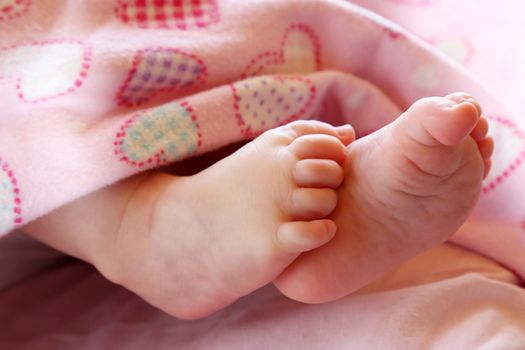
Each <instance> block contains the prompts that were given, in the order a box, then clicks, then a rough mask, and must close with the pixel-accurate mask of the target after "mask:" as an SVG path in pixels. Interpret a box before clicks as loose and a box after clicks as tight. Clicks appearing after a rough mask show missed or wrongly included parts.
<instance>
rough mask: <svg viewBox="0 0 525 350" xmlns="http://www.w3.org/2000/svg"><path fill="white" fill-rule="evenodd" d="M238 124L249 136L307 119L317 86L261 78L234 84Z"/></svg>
mask: <svg viewBox="0 0 525 350" xmlns="http://www.w3.org/2000/svg"><path fill="white" fill-rule="evenodd" d="M231 88H232V90H233V97H234V105H233V107H234V110H235V116H236V118H237V124H238V125H239V127H240V128H241V132H242V133H243V134H244V135H245V136H247V137H253V136H256V135H258V134H260V133H261V132H263V131H265V130H267V129H270V128H273V127H276V126H278V125H282V124H286V123H288V122H290V121H292V120H296V119H299V118H305V117H306V116H307V112H308V111H309V109H310V107H311V106H312V103H313V100H314V98H315V95H316V89H315V86H314V85H313V84H312V83H311V82H310V81H309V80H307V79H303V78H299V77H280V76H262V77H256V78H252V79H248V80H244V81H241V82H238V83H235V84H233V85H231Z"/></svg>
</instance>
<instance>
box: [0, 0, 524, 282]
mask: <svg viewBox="0 0 525 350" xmlns="http://www.w3.org/2000/svg"><path fill="white" fill-rule="evenodd" d="M110 3H111V4H113V8H111V6H110ZM13 4H16V5H13V7H11V8H10V9H9V11H7V12H9V13H10V15H9V16H3V17H2V16H0V95H1V96H2V99H1V100H0V105H1V109H0V110H1V114H0V234H5V233H7V232H9V231H10V230H12V229H14V228H15V227H18V226H20V225H23V224H24V223H27V222H29V221H31V220H34V219H35V218H37V217H39V216H41V215H44V214H46V213H48V212H50V211H52V210H53V209H55V208H57V207H58V206H60V205H63V204H65V203H68V202H70V201H72V200H74V199H76V198H79V197H80V196H82V195H84V194H87V193H89V192H92V191H95V190H97V189H100V188H102V187H104V186H107V185H109V184H111V183H114V182H115V181H118V180H120V179H123V178H126V177H128V176H132V175H133V174H136V173H138V172H141V171H144V170H146V169H150V168H153V167H156V166H159V165H163V164H167V163H172V162H176V161H178V160H181V159H185V158H188V157H193V156H196V155H199V154H202V153H205V152H208V151H211V150H214V149H217V148H220V147H222V146H225V145H227V144H230V143H233V142H237V141H240V140H245V139H250V138H253V137H255V136H256V135H258V134H260V133H261V132H263V131H264V130H267V129H269V128H272V127H275V126H278V125H281V124H283V123H287V122H290V121H292V120H296V119H320V120H325V121H328V122H332V123H343V122H348V123H351V124H352V125H353V126H354V127H355V128H356V130H357V131H358V134H359V135H361V136H362V135H366V134H368V133H370V132H373V131H374V130H377V129H378V128H380V127H381V126H383V125H385V124H387V123H388V122H390V121H392V120H393V119H394V118H396V117H397V116H398V115H399V114H400V113H401V111H402V110H404V109H406V108H407V107H408V106H409V105H410V104H411V103H412V102H413V101H415V100H417V99H419V98H421V97H424V96H430V95H446V94H448V93H451V92H454V91H461V90H463V91H467V92H469V93H471V94H473V95H474V96H476V98H478V99H479V100H480V101H481V104H482V105H483V108H484V114H485V115H486V116H487V117H488V118H489V119H490V120H491V123H492V124H491V133H492V135H493V136H494V137H495V141H496V145H497V146H496V153H495V155H494V164H493V170H492V172H491V174H490V176H489V177H488V178H487V179H486V181H485V184H484V191H483V192H484V193H483V195H482V198H481V200H480V203H479V205H478V207H477V208H476V210H475V212H474V213H473V215H472V216H471V218H470V219H469V221H468V222H467V223H466V224H465V225H464V226H463V228H462V229H461V230H460V231H459V232H458V234H457V235H456V236H455V237H454V238H453V241H455V242H457V243H460V244H462V245H464V246H466V247H469V248H471V249H474V250H476V251H478V252H480V253H482V254H485V255H487V256H489V257H491V258H493V259H495V260H497V261H498V262H500V263H502V264H504V265H506V266H508V267H510V268H512V269H513V270H514V271H516V272H517V273H518V274H519V275H521V276H522V277H523V276H525V255H523V254H522V253H521V252H522V251H523V248H525V232H524V230H523V228H522V224H521V223H522V221H523V220H524V219H525V208H524V205H523V201H522V200H520V198H524V196H525V193H524V192H525V186H523V184H522V183H521V181H522V180H521V179H522V178H523V176H520V173H522V172H523V171H524V170H523V167H522V166H521V164H522V161H523V159H524V157H525V144H524V142H525V141H524V140H525V133H523V132H522V131H521V130H522V127H523V123H524V122H523V118H522V116H521V115H519V114H513V113H512V112H510V111H509V110H507V108H506V104H505V103H502V102H501V101H500V100H499V99H498V98H497V97H496V93H494V92H493V91H490V89H488V88H487V87H486V86H485V85H484V84H483V83H482V82H481V81H480V80H479V79H478V78H476V77H475V76H474V74H472V73H471V72H469V71H467V70H466V69H465V68H463V67H462V66H461V65H460V64H458V63H457V62H454V61H453V60H451V59H450V58H447V57H445V56H444V55H443V54H441V53H439V52H438V51H437V50H436V49H435V48H434V47H433V46H432V45H431V43H429V42H425V41H423V40H422V39H420V38H418V37H416V36H415V35H413V34H411V33H409V32H408V31H406V30H404V29H403V28H401V27H399V26H398V25H396V24H394V23H393V22H390V21H388V20H386V19H384V18H383V17H380V16H378V15H377V14H375V13H373V12H370V11H368V10H366V9H364V8H363V7H360V6H357V5H354V4H350V3H347V2H343V1H337V0H323V1H314V0H306V1H305V0H290V1H279V0H271V1H270V0H269V1H264V2H242V1H234V0H222V1H219V0H217V1H215V0H201V1H189V0H187V1H175V2H173V3H172V2H170V1H153V0H151V1H131V0H130V1H127V0H118V1H114V2H112V1H103V0H97V1H91V2H89V9H87V8H86V6H88V5H87V4H85V3H80V2H67V1H65V0H64V1H52V0H43V1H39V2H27V3H26V2H18V1H17V2H14V1H13ZM21 4H24V6H22V5H21ZM61 9H62V10H61ZM91 9H92V10H91ZM7 12H6V13H7ZM50 23H52V25H50Z"/></svg>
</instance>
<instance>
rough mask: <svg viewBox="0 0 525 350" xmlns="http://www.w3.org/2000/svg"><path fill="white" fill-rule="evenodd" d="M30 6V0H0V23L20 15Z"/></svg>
mask: <svg viewBox="0 0 525 350" xmlns="http://www.w3.org/2000/svg"><path fill="white" fill-rule="evenodd" d="M30 6H31V0H0V23H1V22H2V21H7V20H10V19H13V18H18V17H22V16H23V15H25V14H26V12H27V11H28V10H29V7H30Z"/></svg>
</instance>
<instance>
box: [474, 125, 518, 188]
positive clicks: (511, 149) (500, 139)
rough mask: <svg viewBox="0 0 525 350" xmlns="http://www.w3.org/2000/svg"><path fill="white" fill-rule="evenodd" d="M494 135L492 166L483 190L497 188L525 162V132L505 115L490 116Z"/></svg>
mask: <svg viewBox="0 0 525 350" xmlns="http://www.w3.org/2000/svg"><path fill="white" fill-rule="evenodd" d="M489 120H490V122H491V123H490V124H491V125H490V135H491V136H492V137H494V140H495V142H494V144H495V145H494V154H493V156H492V168H491V170H490V172H489V174H488V176H487V178H486V179H485V181H484V182H483V192H484V193H487V192H489V191H491V190H493V189H495V188H496V187H497V186H498V185H499V184H500V183H502V182H503V181H504V180H505V179H506V178H508V177H509V176H510V175H511V174H512V173H513V172H514V171H516V170H517V169H518V168H519V167H520V166H521V165H522V164H523V163H524V162H525V132H523V131H521V130H520V129H519V128H518V127H517V126H516V124H515V123H514V122H513V121H511V120H509V119H506V118H503V117H499V116H496V117H489Z"/></svg>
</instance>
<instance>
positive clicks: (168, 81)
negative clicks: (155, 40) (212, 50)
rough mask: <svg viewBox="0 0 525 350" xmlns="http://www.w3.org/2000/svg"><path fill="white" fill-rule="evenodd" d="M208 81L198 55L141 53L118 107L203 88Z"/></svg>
mask: <svg viewBox="0 0 525 350" xmlns="http://www.w3.org/2000/svg"><path fill="white" fill-rule="evenodd" d="M206 77H207V69H206V66H205V65H204V63H203V62H202V60H201V59H200V58H198V57H197V56H195V55H192V54H188V53H185V52H182V51H180V50H177V49H169V48H152V49H147V50H140V51H138V52H137V54H136V55H135V57H134V59H133V63H132V67H131V69H130V71H129V73H128V76H127V78H126V80H125V81H124V84H123V85H122V87H121V88H120V89H119V92H118V94H117V97H116V100H117V104H119V105H121V106H124V107H133V106H137V105H140V104H142V103H144V102H147V101H148V100H150V99H151V98H152V97H153V96H155V95H156V94H158V93H160V92H163V91H170V90H173V89H182V88H187V87H191V86H195V85H198V84H201V83H203V82H204V81H205V80H206Z"/></svg>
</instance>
